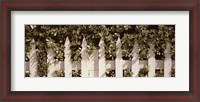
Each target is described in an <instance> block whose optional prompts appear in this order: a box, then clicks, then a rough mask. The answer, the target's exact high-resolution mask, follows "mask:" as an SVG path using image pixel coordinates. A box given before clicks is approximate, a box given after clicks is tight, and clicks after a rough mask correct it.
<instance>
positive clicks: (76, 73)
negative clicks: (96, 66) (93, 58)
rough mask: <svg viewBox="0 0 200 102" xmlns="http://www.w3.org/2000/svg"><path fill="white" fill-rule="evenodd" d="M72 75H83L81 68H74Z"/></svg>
mask: <svg viewBox="0 0 200 102" xmlns="http://www.w3.org/2000/svg"><path fill="white" fill-rule="evenodd" d="M72 77H81V70H72Z"/></svg>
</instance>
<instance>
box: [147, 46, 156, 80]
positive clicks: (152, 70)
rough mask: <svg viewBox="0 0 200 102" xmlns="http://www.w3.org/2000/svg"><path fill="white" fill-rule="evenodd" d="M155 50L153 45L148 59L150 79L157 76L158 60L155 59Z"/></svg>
mask: <svg viewBox="0 0 200 102" xmlns="http://www.w3.org/2000/svg"><path fill="white" fill-rule="evenodd" d="M153 49H154V45H153V44H151V45H150V50H149V58H148V66H149V73H148V77H154V76H155V68H156V66H155V63H156V59H155V53H154V51H153Z"/></svg>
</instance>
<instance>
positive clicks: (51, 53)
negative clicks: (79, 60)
mask: <svg viewBox="0 0 200 102" xmlns="http://www.w3.org/2000/svg"><path fill="white" fill-rule="evenodd" d="M54 56H55V53H54V51H53V49H51V48H50V49H48V50H47V63H48V64H49V67H48V70H47V77H53V72H54V71H55V70H56V69H57V68H56V67H55V64H54V63H55V59H54Z"/></svg>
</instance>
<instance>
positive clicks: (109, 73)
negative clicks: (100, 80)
mask: <svg viewBox="0 0 200 102" xmlns="http://www.w3.org/2000/svg"><path fill="white" fill-rule="evenodd" d="M105 74H106V77H115V70H112V69H111V68H107V69H106V72H105Z"/></svg>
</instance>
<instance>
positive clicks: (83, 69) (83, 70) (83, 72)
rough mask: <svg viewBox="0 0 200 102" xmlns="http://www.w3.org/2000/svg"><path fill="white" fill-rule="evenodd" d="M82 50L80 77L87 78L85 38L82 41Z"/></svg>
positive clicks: (87, 66) (87, 57)
mask: <svg viewBox="0 0 200 102" xmlns="http://www.w3.org/2000/svg"><path fill="white" fill-rule="evenodd" d="M81 46H82V49H81V58H82V60H81V76H82V77H88V76H89V64H88V60H89V55H88V53H87V42H86V40H85V38H83V41H82V45H81Z"/></svg>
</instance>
